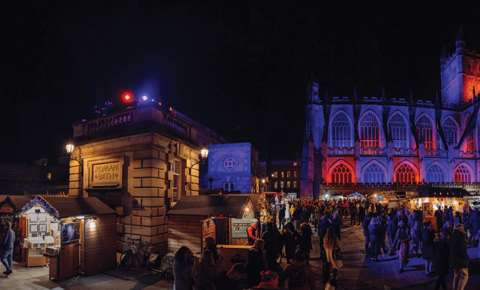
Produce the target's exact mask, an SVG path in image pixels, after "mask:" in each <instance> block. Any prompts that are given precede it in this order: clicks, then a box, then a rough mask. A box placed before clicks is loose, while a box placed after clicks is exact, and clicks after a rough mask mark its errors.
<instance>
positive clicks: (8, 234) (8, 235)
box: [1, 222, 15, 276]
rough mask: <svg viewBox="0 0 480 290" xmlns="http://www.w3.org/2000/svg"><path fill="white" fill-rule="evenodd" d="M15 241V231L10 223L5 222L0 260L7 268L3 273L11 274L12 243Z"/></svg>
mask: <svg viewBox="0 0 480 290" xmlns="http://www.w3.org/2000/svg"><path fill="white" fill-rule="evenodd" d="M14 242H15V232H14V231H13V230H12V223H11V222H6V223H5V236H4V237H3V243H2V252H1V260H2V264H3V265H4V266H5V268H6V269H7V270H6V271H4V272H3V274H5V275H7V276H8V275H10V274H12V272H13V270H12V259H13V243H14Z"/></svg>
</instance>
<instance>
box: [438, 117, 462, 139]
mask: <svg viewBox="0 0 480 290" xmlns="http://www.w3.org/2000/svg"><path fill="white" fill-rule="evenodd" d="M442 129H443V134H444V135H445V139H446V140H445V141H447V143H448V144H453V146H457V143H458V127H457V124H455V121H453V120H452V119H450V118H448V119H446V120H445V121H443V124H442Z"/></svg>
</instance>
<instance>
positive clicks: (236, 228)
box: [230, 218, 252, 239]
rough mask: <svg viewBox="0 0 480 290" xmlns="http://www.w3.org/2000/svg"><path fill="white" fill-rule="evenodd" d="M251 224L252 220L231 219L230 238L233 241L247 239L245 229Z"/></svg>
mask: <svg viewBox="0 0 480 290" xmlns="http://www.w3.org/2000/svg"><path fill="white" fill-rule="evenodd" d="M251 224H252V219H250V218H248V219H245V218H243V219H232V226H231V227H230V229H231V237H232V238H234V239H241V238H248V235H247V228H248V227H249V226H250V225H251Z"/></svg>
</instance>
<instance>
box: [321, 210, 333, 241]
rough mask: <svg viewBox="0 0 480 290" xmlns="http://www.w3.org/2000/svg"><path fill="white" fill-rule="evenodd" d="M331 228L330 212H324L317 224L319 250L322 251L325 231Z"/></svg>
mask: <svg viewBox="0 0 480 290" xmlns="http://www.w3.org/2000/svg"><path fill="white" fill-rule="evenodd" d="M331 226H332V221H331V219H330V211H325V214H324V215H323V216H322V218H321V219H320V221H319V222H318V236H319V237H320V249H323V238H325V235H326V234H327V230H328V228H329V227H331Z"/></svg>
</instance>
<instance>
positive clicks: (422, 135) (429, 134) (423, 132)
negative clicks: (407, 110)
mask: <svg viewBox="0 0 480 290" xmlns="http://www.w3.org/2000/svg"><path fill="white" fill-rule="evenodd" d="M416 127H417V133H418V138H419V139H420V140H423V144H424V145H425V149H433V148H435V147H434V146H433V142H434V139H433V124H432V122H431V121H430V119H429V118H428V117H427V116H425V115H424V116H422V117H421V118H420V119H418V121H417V124H416Z"/></svg>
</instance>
